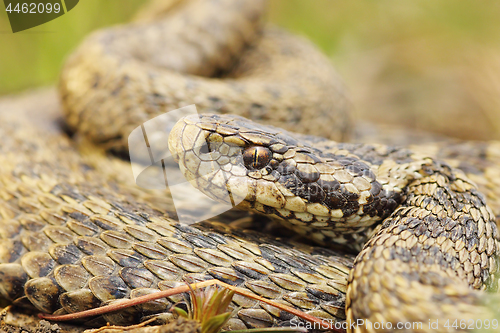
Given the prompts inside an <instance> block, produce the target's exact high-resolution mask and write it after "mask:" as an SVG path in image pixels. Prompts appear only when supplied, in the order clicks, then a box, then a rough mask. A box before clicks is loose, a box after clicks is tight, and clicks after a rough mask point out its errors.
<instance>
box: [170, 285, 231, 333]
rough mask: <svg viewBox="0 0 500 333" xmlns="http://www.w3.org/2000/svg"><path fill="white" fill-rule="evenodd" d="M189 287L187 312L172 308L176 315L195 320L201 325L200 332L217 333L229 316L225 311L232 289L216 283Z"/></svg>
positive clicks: (229, 313) (229, 312) (228, 312)
mask: <svg viewBox="0 0 500 333" xmlns="http://www.w3.org/2000/svg"><path fill="white" fill-rule="evenodd" d="M189 289H190V297H191V300H190V302H187V312H186V311H185V310H183V309H181V308H179V307H174V308H173V309H172V311H173V312H175V313H176V314H177V315H178V316H180V317H184V318H186V319H191V320H195V321H197V322H199V323H200V325H201V332H200V333H218V332H220V330H221V329H222V327H223V326H224V325H225V324H226V323H227V321H228V320H229V318H230V317H231V314H232V311H227V308H228V306H229V304H230V303H231V300H232V299H233V295H234V291H232V290H229V289H226V288H224V287H219V286H217V285H212V286H208V287H206V288H199V289H192V288H191V287H190V288H189Z"/></svg>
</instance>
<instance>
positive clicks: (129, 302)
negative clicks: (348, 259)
mask: <svg viewBox="0 0 500 333" xmlns="http://www.w3.org/2000/svg"><path fill="white" fill-rule="evenodd" d="M214 284H215V285H219V286H221V287H224V288H227V289H229V290H234V292H235V293H237V294H240V295H242V296H245V297H249V298H251V299H254V300H257V301H260V302H264V303H266V304H269V305H272V306H274V307H276V308H278V309H280V310H283V311H286V312H288V313H291V314H293V315H296V316H297V317H299V318H302V319H304V320H307V321H309V322H312V323H315V324H317V325H319V327H321V328H325V329H326V328H328V329H329V330H331V331H334V332H344V331H343V330H340V329H337V328H335V327H332V326H330V323H328V322H326V321H324V320H322V319H320V318H317V317H314V316H311V315H309V314H307V313H305V312H302V311H300V310H297V309H295V308H292V307H290V306H286V305H284V304H280V303H277V302H274V301H272V300H268V299H265V298H263V297H260V296H257V295H254V294H252V293H250V292H248V291H246V290H244V289H241V288H238V287H234V286H232V285H230V284H227V283H224V282H222V281H219V280H208V281H203V282H199V283H192V284H188V285H185V286H180V287H176V288H172V289H168V290H163V291H159V292H156V293H152V294H149V295H144V296H141V297H137V298H133V299H125V300H121V301H117V302H115V303H113V304H110V305H106V306H102V307H99V308H94V309H90V310H86V311H80V312H75V313H69V314H65V315H50V314H43V313H41V314H39V315H38V316H39V317H40V318H43V319H47V320H52V321H66V320H75V319H81V318H85V317H91V316H97V315H102V314H104V313H109V312H113V311H118V310H121V309H125V308H128V307H131V306H134V305H138V304H142V303H146V302H149V301H154V300H156V299H159V298H165V297H169V296H172V295H176V294H180V293H184V292H188V291H190V288H192V289H198V288H204V287H208V286H211V285H214Z"/></svg>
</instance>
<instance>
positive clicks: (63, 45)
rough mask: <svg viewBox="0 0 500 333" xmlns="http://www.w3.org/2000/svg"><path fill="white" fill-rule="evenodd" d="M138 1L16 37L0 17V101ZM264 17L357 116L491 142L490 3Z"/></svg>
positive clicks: (498, 83)
mask: <svg viewBox="0 0 500 333" xmlns="http://www.w3.org/2000/svg"><path fill="white" fill-rule="evenodd" d="M144 3H145V1H138V0H81V1H80V3H79V4H78V6H77V7H76V8H75V9H74V10H72V11H70V12H69V13H67V14H66V15H63V16H62V17H60V18H58V19H56V20H54V21H51V22H48V23H46V24H44V25H41V26H38V27H35V28H32V29H30V30H27V31H24V32H19V33H16V34H12V33H11V31H10V26H9V24H8V20H7V14H6V13H5V12H2V13H0V94H10V93H14V92H19V91H23V90H26V89H28V88H33V87H38V86H44V85H50V84H53V83H54V82H56V80H57V76H58V72H59V69H60V67H61V64H62V62H63V61H64V58H65V57H66V56H67V55H68V54H69V52H70V51H71V50H72V49H74V48H75V46H76V45H78V43H80V42H81V40H82V39H83V38H84V36H85V35H87V34H88V33H89V32H90V31H92V30H94V29H97V28H100V27H104V26H108V25H112V24H116V23H119V22H126V21H127V20H129V19H130V18H131V17H132V16H133V15H134V13H136V12H137V10H138V8H139V7H140V6H142V5H143V4H144ZM0 10H2V11H3V10H4V6H3V5H0ZM268 20H269V21H271V22H273V23H275V24H278V25H280V26H283V27H286V28H287V29H289V30H292V31H294V32H296V33H298V34H302V35H305V36H308V37H309V38H310V39H312V40H313V41H314V42H315V43H316V44H317V45H318V46H319V47H320V48H321V49H322V50H323V51H324V52H325V53H326V54H327V55H328V56H329V57H331V59H332V62H333V63H334V64H335V66H336V68H337V69H338V71H339V72H340V74H341V76H342V77H343V78H344V80H345V82H346V86H347V90H348V92H349V94H350V95H351V98H352V100H353V105H354V106H355V110H356V112H357V113H358V116H360V117H365V118H366V119H368V120H370V121H371V120H380V119H382V120H385V121H386V122H389V123H392V124H397V125H406V126H410V127H413V128H417V129H428V126H429V124H431V125H432V126H434V127H436V128H437V129H436V130H438V131H441V132H442V133H446V134H450V133H451V132H455V134H456V132H457V126H456V125H454V124H453V126H451V125H450V121H447V120H449V119H452V118H451V117H453V119H458V118H460V119H463V120H465V123H468V126H466V127H463V128H458V132H459V135H460V136H462V137H465V138H479V139H484V138H491V137H499V135H498V133H499V132H500V130H499V128H500V125H499V124H500V121H499V119H500V38H499V37H500V36H499V35H500V3H499V2H498V1H495V0H483V1H480V2H477V1H476V2H474V1H464V0H456V1H449V0H422V1H413V0H398V1H395V0H380V1H373V0H372V1H368V0H366V1H361V0H355V1H352V0H349V1H333V0H314V1H310V0H270V8H269V14H268ZM443 119H445V121H443ZM471 122H473V125H474V126H470V124H471ZM434 127H433V128H431V130H434Z"/></svg>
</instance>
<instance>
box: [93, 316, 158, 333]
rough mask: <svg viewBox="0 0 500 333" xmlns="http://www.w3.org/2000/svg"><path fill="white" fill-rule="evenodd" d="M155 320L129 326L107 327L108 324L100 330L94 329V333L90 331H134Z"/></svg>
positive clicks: (151, 319)
mask: <svg viewBox="0 0 500 333" xmlns="http://www.w3.org/2000/svg"><path fill="white" fill-rule="evenodd" d="M155 320H156V318H150V319H148V320H145V321H143V322H142V323H140V324H137V325H130V326H116V325H109V324H108V325H106V326H103V327H100V328H98V329H96V330H95V331H92V333H99V332H101V331H104V330H107V329H113V330H133V329H136V328H140V327H143V326H146V325H147V324H149V323H152V322H153V321H155Z"/></svg>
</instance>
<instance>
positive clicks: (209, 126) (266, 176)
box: [0, 0, 500, 332]
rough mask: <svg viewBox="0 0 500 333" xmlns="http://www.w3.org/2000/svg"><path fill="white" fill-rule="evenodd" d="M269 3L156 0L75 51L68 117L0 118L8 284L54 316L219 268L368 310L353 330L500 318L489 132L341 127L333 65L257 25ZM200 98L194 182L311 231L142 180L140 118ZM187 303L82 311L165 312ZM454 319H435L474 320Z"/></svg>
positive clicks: (257, 287)
mask: <svg viewBox="0 0 500 333" xmlns="http://www.w3.org/2000/svg"><path fill="white" fill-rule="evenodd" d="M167 7H168V8H167ZM263 8H264V2H263V1H255V0H253V1H250V0H227V1H226V0H192V1H183V2H179V3H174V4H171V5H170V6H166V5H160V9H158V8H157V7H155V9H153V10H151V11H150V12H149V13H147V14H145V15H144V16H143V18H142V19H141V20H139V21H137V22H135V23H132V24H130V25H126V26H120V27H115V28H110V29H106V30H103V31H99V32H96V33H94V34H93V35H92V36H90V37H89V38H88V39H87V40H86V41H84V42H83V43H82V45H81V46H80V47H79V48H78V49H77V50H76V51H75V53H74V54H73V55H71V56H70V58H69V59H68V61H67V63H66V64H65V66H64V68H63V70H62V73H61V80H60V85H59V91H60V96H61V101H62V113H63V114H64V120H63V121H61V118H60V117H59V116H60V114H59V111H60V110H59V109H57V108H54V109H53V110H49V111H47V112H45V113H39V112H37V110H36V108H26V110H22V111H20V112H16V113H12V112H11V113H6V112H4V113H2V114H1V117H2V120H3V122H4V123H6V122H9V124H10V126H2V127H1V128H0V131H1V133H2V138H3V142H2V145H1V146H0V161H1V162H0V183H1V184H2V186H1V188H0V216H1V220H0V239H1V244H2V246H1V250H0V276H1V279H0V294H1V296H2V297H3V298H5V299H7V300H9V301H11V302H13V303H14V304H15V305H18V306H24V307H33V308H35V309H37V310H39V311H42V312H45V313H57V314H63V313H73V312H77V311H82V310H86V309H90V308H94V307H98V306H102V305H106V304H110V303H113V302H116V301H117V300H119V299H122V298H134V297H138V296H141V295H144V294H149V293H153V292H155V291H158V290H164V289H168V288H171V287H174V286H178V285H180V284H183V283H184V281H186V280H189V281H202V280H207V279H214V278H215V279H219V280H221V281H223V282H226V283H229V284H232V285H236V286H239V287H242V288H246V289H248V290H250V291H251V292H253V293H255V294H257V295H260V296H263V297H266V298H269V299H274V300H277V301H278V302H282V303H285V304H288V305H292V306H294V307H297V308H299V309H302V310H303V311H306V312H308V313H310V314H312V315H314V316H317V317H319V318H324V319H328V320H332V321H333V322H344V321H346V322H347V323H353V322H354V323H360V322H359V320H364V321H365V322H364V324H357V325H354V326H351V325H348V326H347V327H348V328H349V330H354V331H359V332H363V331H373V330H378V331H384V330H385V331H392V330H394V329H396V327H397V328H399V326H397V325H398V323H403V324H404V323H422V325H420V326H419V325H414V324H412V325H410V326H411V328H408V327H406V326H404V325H403V329H406V331H428V330H429V326H428V325H429V324H428V323H429V322H430V321H434V320H439V321H440V322H442V323H444V322H446V321H449V322H450V323H453V322H454V321H456V320H458V321H460V320H462V321H466V322H467V323H468V324H469V320H473V321H475V320H483V321H486V320H489V322H493V320H492V319H493V317H494V315H495V311H494V308H492V307H488V306H487V305H485V303H486V300H489V299H492V298H495V297H496V296H495V295H494V294H492V293H490V294H488V293H487V291H492V292H494V291H497V289H498V274H499V273H498V252H499V234H498V229H497V225H496V217H495V215H496V214H498V211H499V209H498V207H500V205H499V203H498V202H499V201H498V196H497V192H498V190H497V187H495V186H494V185H495V184H496V183H495V179H497V178H498V177H497V176H498V173H497V170H498V163H497V162H498V156H500V155H499V154H498V152H499V151H500V150H499V149H498V144H497V143H495V142H491V143H471V142H463V143H460V142H459V143H456V142H448V141H446V142H443V143H440V144H432V145H431V144H428V145H415V146H413V147H409V148H399V147H396V146H390V145H382V144H361V143H340V142H341V141H343V140H347V138H348V134H349V128H350V126H351V123H350V121H349V115H348V109H349V102H348V99H347V98H346V97H345V93H344V89H343V86H342V84H341V82H340V80H339V78H338V75H337V74H336V73H335V71H334V70H333V69H332V68H331V65H330V62H329V60H328V59H327V58H325V57H324V56H323V55H322V54H321V53H320V52H319V51H317V50H316V48H315V47H314V46H313V45H311V44H310V43H309V42H307V41H305V40H304V39H302V38H299V37H295V36H292V35H290V34H288V33H287V32H284V31H282V30H280V29H278V28H275V27H268V26H266V25H265V24H264V23H263V21H262V19H261V17H262V12H263V11H264V9H263ZM190 104H195V105H196V107H197V110H198V112H199V114H196V115H191V116H187V117H184V118H182V119H181V120H179V121H178V122H177V123H176V124H171V127H169V128H171V130H170V133H169V135H168V148H169V153H170V154H171V155H172V156H173V157H174V158H175V160H176V161H177V162H178V163H179V166H180V170H181V171H182V172H183V174H184V176H185V178H186V180H187V181H188V182H189V183H190V184H192V185H193V186H194V187H195V188H198V189H199V190H200V191H201V192H203V194H204V195H206V196H208V197H210V198H212V199H214V200H218V201H222V202H226V203H227V202H228V198H229V199H230V200H229V203H233V204H234V203H237V207H238V208H240V209H245V210H250V211H252V212H254V213H255V214H256V215H254V217H253V218H254V219H257V220H258V219H259V216H260V215H266V216H268V217H269V218H270V219H272V220H276V221H278V222H279V223H281V224H282V225H284V226H285V227H287V228H289V229H292V230H294V231H296V232H297V233H298V234H299V235H301V236H302V237H304V238H307V239H311V240H312V241H314V242H316V243H317V244H319V245H317V246H314V245H311V243H310V242H309V241H304V242H300V241H297V240H295V239H287V238H282V237H277V238H276V237H274V236H269V235H264V234H262V233H258V232H254V231H248V230H241V229H238V228H235V227H233V226H231V225H227V224H223V223H221V221H220V220H219V219H220V218H218V217H215V218H211V219H210V220H209V221H204V222H200V223H197V224H195V225H185V224H182V223H178V222H177V221H176V220H178V219H179V216H178V215H177V213H176V212H175V207H173V206H174V205H173V201H172V198H171V197H170V196H169V193H168V190H167V191H162V190H148V189H143V188H140V187H138V186H137V185H136V184H135V183H134V179H133V177H132V175H131V167H130V163H129V162H127V160H126V153H127V139H128V137H129V134H130V133H131V132H132V131H133V130H134V129H136V128H141V125H142V124H144V123H145V122H147V121H148V120H150V119H152V118H154V117H156V116H158V115H161V114H163V113H166V112H168V111H171V110H174V109H178V108H180V107H183V106H186V105H190ZM247 118H252V119H253V120H248V119H247ZM278 126H284V127H285V129H281V128H279V127H278ZM295 132H300V133H302V134H297V133H295ZM151 139H152V140H153V141H152V142H149V143H148V145H149V146H148V147H151V145H152V144H156V143H157V142H155V141H154V137H151ZM161 140H164V138H162V139H161ZM332 140H335V141H332ZM110 152H114V153H118V154H119V155H120V156H122V157H123V156H124V155H125V159H123V158H118V157H116V156H113V155H110ZM472 179H473V180H472ZM483 193H484V194H483ZM190 199H191V200H194V199H193V198H186V199H185V200H187V201H188V204H191V205H196V202H189V200H190ZM343 249H346V252H344V251H343ZM352 251H357V254H355V255H353V254H352ZM178 300H179V297H170V298H168V299H162V300H159V301H156V302H150V303H146V304H143V305H140V306H135V307H133V308H129V309H127V310H125V311H121V312H114V313H110V314H106V315H104V316H103V317H97V318H91V319H87V320H85V322H84V324H86V325H94V326H98V325H103V324H104V323H105V322H111V323H116V324H130V323H133V322H138V321H141V320H144V319H145V318H148V317H150V316H154V315H158V314H167V317H168V310H169V308H170V307H171V305H172V304H173V303H175V302H177V301H178ZM232 306H233V308H234V309H236V311H235V316H234V317H233V318H232V319H231V320H230V321H229V322H228V324H227V325H228V328H231V329H237V328H247V327H265V326H277V325H279V326H283V325H285V326H286V325H291V323H292V322H294V321H295V320H297V318H295V317H294V316H292V315H290V314H288V313H286V312H283V311H279V310H277V309H276V308H273V307H272V306H269V305H265V304H259V303H258V302H254V301H251V300H249V299H246V298H244V297H240V296H235V297H234V299H233V305H232ZM367 322H370V323H373V324H374V325H372V326H370V325H368V324H366V323H367ZM375 323H379V324H380V323H390V324H391V326H388V325H385V326H382V328H380V325H379V326H378V327H377V326H376V325H375ZM392 325H393V326H392ZM452 325H453V324H450V325H449V326H448V327H445V326H444V325H442V326H438V328H437V330H438V331H439V330H440V331H449V329H450V326H451V330H453V329H456V330H457V331H465V330H467V329H468V327H469V326H470V325H466V326H467V327H465V328H464V327H462V326H460V325H458V326H456V327H453V326H452ZM374 327H375V328H374Z"/></svg>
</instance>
